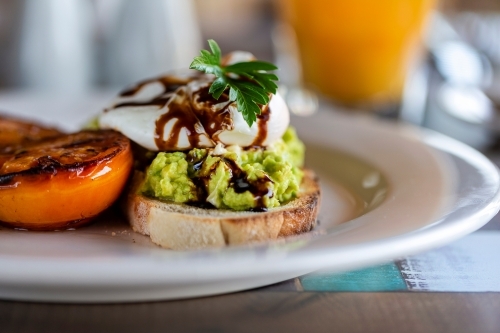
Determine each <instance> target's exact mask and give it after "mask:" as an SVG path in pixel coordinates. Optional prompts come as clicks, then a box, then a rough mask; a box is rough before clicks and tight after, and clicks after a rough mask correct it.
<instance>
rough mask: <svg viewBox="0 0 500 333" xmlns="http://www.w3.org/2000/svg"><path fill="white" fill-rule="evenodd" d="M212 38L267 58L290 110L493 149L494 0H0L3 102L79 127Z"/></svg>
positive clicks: (499, 38) (498, 66)
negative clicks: (399, 124) (374, 122)
mask: <svg viewBox="0 0 500 333" xmlns="http://www.w3.org/2000/svg"><path fill="white" fill-rule="evenodd" d="M208 38H213V39H215V40H216V41H217V42H218V43H219V44H220V46H221V48H222V50H223V52H230V51H233V50H248V51H250V52H252V53H254V54H255V55H256V56H257V57H258V58H259V59H262V60H267V61H273V62H276V63H277V65H278V66H279V68H280V71H279V73H278V74H279V76H280V79H281V82H280V83H281V87H280V91H281V92H282V93H283V94H284V95H285V98H286V100H287V102H288V103H289V106H290V108H291V110H292V112H294V113H295V114H298V115H308V114H312V113H314V112H316V111H317V110H318V108H321V107H323V106H324V105H327V106H328V107H333V108H336V109H337V110H341V112H364V113H368V114H370V115H374V116H377V117H384V118H394V119H398V120H401V121H405V122H409V123H413V124H416V125H419V126H425V127H428V128H431V129H435V130H438V131H441V132H443V133H445V134H447V135H450V136H452V137H455V138H458V139H460V140H462V141H464V142H466V143H468V144H470V145H472V146H474V147H476V148H479V149H483V150H486V149H495V148H496V146H497V145H498V133H499V131H500V116H499V114H500V1H498V0H399V1H394V0H352V1H340V0H309V1H305V0H238V1H234V0H141V1H139V0H0V110H3V112H7V113H10V114H15V115H20V116H23V115H24V116H27V115H30V116H32V115H33V112H34V111H33V110H39V112H37V116H36V118H38V119H39V120H40V121H44V117H43V116H44V114H45V113H46V112H48V111H47V110H49V109H50V111H51V112H52V113H51V114H52V115H54V113H55V114H56V117H57V118H58V121H59V123H64V122H65V121H68V123H72V124H75V125H74V127H73V128H72V127H71V126H69V127H68V129H69V130H73V129H77V126H79V125H78V124H81V123H83V122H85V121H86V120H87V119H88V118H89V117H90V116H91V114H95V113H96V112H99V111H100V110H101V109H102V108H103V107H105V106H106V103H107V101H109V99H111V98H112V96H113V94H115V93H116V92H117V91H118V90H120V89H122V88H124V87H126V86H128V85H130V84H132V83H134V82H136V81H138V80H141V79H144V78H147V77H151V76H157V75H160V74H161V73H164V72H167V71H169V70H174V69H179V68H187V67H188V66H189V63H190V62H191V60H192V58H193V57H194V56H195V55H196V54H197V53H198V52H199V50H200V48H202V47H206V40H207V39H208ZM75 108H77V109H78V110H81V112H77V113H75V112H67V110H68V109H72V110H74V109H75ZM75 117H76V118H78V119H74V118H75ZM70 118H71V119H70Z"/></svg>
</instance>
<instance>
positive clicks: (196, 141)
mask: <svg viewBox="0 0 500 333" xmlns="http://www.w3.org/2000/svg"><path fill="white" fill-rule="evenodd" d="M194 79H196V77H193V78H189V79H186V80H181V79H179V78H175V77H171V76H166V77H161V78H157V79H153V80H148V81H143V82H141V83H139V84H138V85H136V86H135V87H133V88H130V89H128V90H125V91H123V92H122V93H121V94H120V96H121V97H130V96H133V95H135V94H136V93H137V92H139V90H141V89H142V88H143V87H144V86H145V85H147V84H150V83H153V82H160V83H161V84H162V85H163V88H164V89H163V92H162V93H161V94H160V95H159V96H157V97H155V98H153V99H151V100H149V101H145V102H123V103H119V104H117V105H115V106H114V107H115V108H119V107H126V106H158V107H160V108H163V107H165V106H167V104H168V111H167V112H165V113H164V114H162V115H161V116H160V117H159V118H158V119H157V121H156V131H155V143H156V145H157V147H158V149H159V150H160V151H172V150H179V149H178V147H177V142H178V140H179V136H180V133H181V131H182V129H184V130H185V131H186V134H187V138H188V141H189V144H190V145H191V147H200V139H201V136H202V134H200V133H199V131H197V127H198V126H200V127H201V125H202V124H203V128H204V130H205V133H206V134H207V135H208V138H210V139H211V140H213V141H215V142H217V141H219V139H218V135H219V134H220V133H221V132H222V131H224V130H231V129H232V127H233V122H232V119H231V114H230V111H229V106H230V105H231V104H233V103H234V102H233V101H231V100H230V99H229V94H228V91H226V92H224V93H223V94H222V95H221V96H220V98H219V99H218V100H215V99H214V98H213V97H212V95H211V94H210V93H209V85H207V86H205V87H202V88H201V89H199V90H198V91H196V92H194V93H193V96H188V93H187V90H186V89H185V88H183V86H184V85H186V84H187V83H188V82H189V81H192V80H194ZM174 93H175V94H176V95H177V98H175V99H172V98H171V97H172V96H173V95H174ZM192 99H193V100H194V101H195V102H196V103H200V104H201V107H198V108H196V104H194V103H192V102H191V100H192ZM224 102H225V103H226V105H225V106H224V107H223V108H222V109H220V110H218V111H215V110H214V109H213V106H214V105H215V104H219V103H224ZM270 112H271V110H270V108H269V105H264V106H262V107H261V113H260V114H259V115H258V116H257V126H258V132H257V136H256V138H255V139H254V141H253V142H252V143H251V145H250V146H248V147H246V148H262V146H263V143H264V142H265V140H266V138H267V123H268V121H269V118H270ZM173 120H175V123H174V124H173V127H172V129H171V130H170V135H169V136H168V138H164V131H165V125H167V124H168V123H169V122H170V121H173ZM204 161H205V158H203V159H201V160H200V161H189V162H190V163H191V164H192V172H193V174H196V173H198V171H200V170H201V167H202V165H203V162H204ZM223 161H224V162H225V163H226V164H227V165H228V166H229V169H230V172H231V179H230V183H229V186H230V187H232V188H234V191H235V192H236V193H244V192H246V191H249V192H250V193H251V194H252V195H253V196H254V198H255V201H256V205H255V207H254V208H252V209H250V210H251V211H258V212H263V211H267V208H266V207H265V205H264V198H265V197H266V196H267V197H272V196H273V195H274V194H273V192H272V190H270V189H269V188H268V187H267V185H268V183H269V182H273V181H272V180H271V179H270V178H269V177H268V176H266V177H263V178H259V179H257V180H250V179H248V175H247V174H246V172H245V171H243V170H242V169H241V168H240V167H239V166H238V165H237V164H236V162H235V161H233V160H231V159H228V158H223ZM216 165H217V164H215V165H214V168H215V167H216ZM211 171H212V170H211ZM208 174H209V175H210V172H209V173H208ZM191 179H192V181H193V183H194V185H195V187H196V194H197V199H196V201H193V202H189V203H188V204H189V205H192V206H196V207H202V208H215V207H214V206H213V205H212V204H210V203H209V202H207V201H206V200H207V197H208V192H207V188H208V182H209V180H210V176H194V177H191Z"/></svg>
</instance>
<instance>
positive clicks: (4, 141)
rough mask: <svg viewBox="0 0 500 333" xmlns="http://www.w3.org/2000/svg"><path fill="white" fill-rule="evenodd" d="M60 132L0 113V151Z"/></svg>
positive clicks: (3, 151)
mask: <svg viewBox="0 0 500 333" xmlns="http://www.w3.org/2000/svg"><path fill="white" fill-rule="evenodd" d="M61 134H62V133H61V132H60V131H58V130H56V129H53V128H47V127H43V126H39V125H36V124H32V123H28V122H24V121H22V120H18V119H14V118H9V117H6V116H1V115H0V153H8V152H11V151H13V150H14V149H16V148H18V147H20V146H22V145H23V144H26V143H31V142H35V141H38V140H42V139H46V138H50V137H55V136H58V135H61Z"/></svg>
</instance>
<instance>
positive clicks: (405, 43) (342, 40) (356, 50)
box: [279, 0, 435, 104]
mask: <svg viewBox="0 0 500 333" xmlns="http://www.w3.org/2000/svg"><path fill="white" fill-rule="evenodd" d="M434 2H435V1H434V0H309V1H306V0H281V1H280V5H281V6H280V7H279V8H280V12H281V13H282V14H283V18H284V19H285V21H286V22H288V23H289V24H290V25H291V26H292V27H293V29H294V31H295V34H296V37H297V43H298V48H299V52H300V56H301V63H302V72H303V78H304V81H305V82H306V83H308V84H310V85H312V86H313V87H315V88H316V89H318V90H319V91H320V92H322V93H324V94H325V95H327V96H329V97H332V98H334V99H336V100H337V101H340V102H343V103H347V104H353V103H356V104H359V103H365V102H370V103H373V102H383V103H387V102H397V101H398V100H399V99H400V95H401V92H402V88H403V83H404V80H405V75H406V73H407V72H408V71H409V70H410V69H411V67H412V66H413V65H414V64H415V63H416V60H417V59H418V58H419V55H420V53H421V52H420V51H421V45H422V40H421V39H422V30H423V27H424V25H425V22H426V17H427V14H428V13H429V12H430V11H431V9H432V8H433V6H434Z"/></svg>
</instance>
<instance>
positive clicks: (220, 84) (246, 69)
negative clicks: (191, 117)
mask: <svg viewBox="0 0 500 333" xmlns="http://www.w3.org/2000/svg"><path fill="white" fill-rule="evenodd" d="M208 45H209V46H210V49H211V51H212V53H210V52H209V51H207V50H201V52H200V53H201V54H200V55H199V56H197V57H195V58H194V60H193V62H192V63H191V65H190V66H189V68H191V69H196V70H199V71H201V72H205V73H207V74H214V75H215V77H216V79H215V81H214V82H213V83H212V85H211V86H210V90H209V93H210V94H212V96H213V97H214V98H215V99H219V97H220V96H221V95H222V94H223V93H224V91H225V90H226V89H227V88H228V87H229V99H230V100H231V101H236V103H237V105H238V111H240V112H241V113H242V114H243V119H245V121H246V122H247V124H248V126H252V124H253V123H254V122H255V121H257V115H259V114H260V113H261V108H260V106H259V104H261V105H265V104H267V103H269V94H276V90H277V89H278V86H277V85H276V82H275V81H278V77H277V76H276V75H274V74H273V73H269V71H274V70H277V69H278V67H276V66H274V65H273V64H271V63H268V62H265V61H246V62H238V63H235V64H232V65H229V66H222V65H221V50H220V47H219V45H218V44H217V43H216V42H215V41H214V40H213V39H210V40H208Z"/></svg>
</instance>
